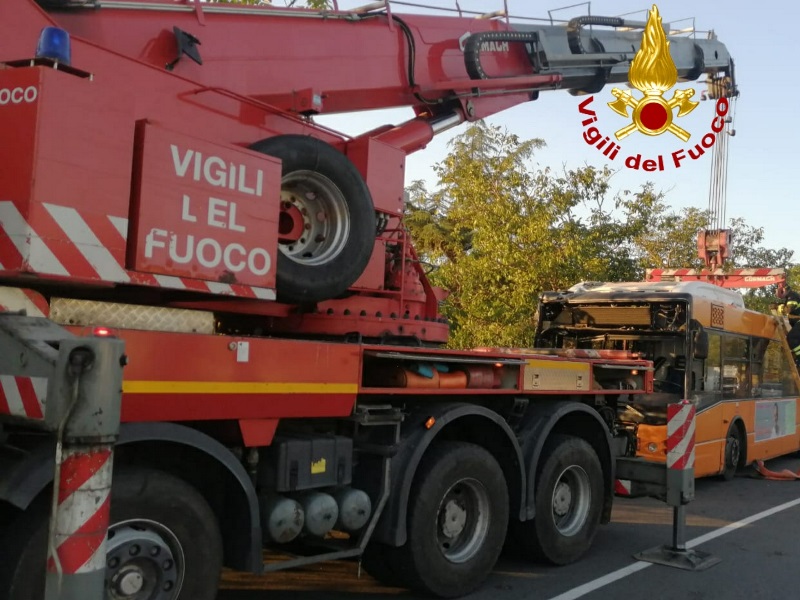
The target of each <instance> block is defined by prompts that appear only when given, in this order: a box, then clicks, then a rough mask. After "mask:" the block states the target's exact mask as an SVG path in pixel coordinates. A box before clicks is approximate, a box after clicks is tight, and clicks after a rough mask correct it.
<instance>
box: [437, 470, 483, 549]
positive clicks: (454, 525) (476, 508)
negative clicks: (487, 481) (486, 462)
mask: <svg viewBox="0 0 800 600" xmlns="http://www.w3.org/2000/svg"><path fill="white" fill-rule="evenodd" d="M489 512H490V509H489V492H488V491H487V489H486V488H485V487H484V485H483V484H482V483H481V482H479V481H477V480H475V479H462V480H461V481H459V482H457V483H455V484H453V486H451V487H450V489H449V490H448V491H447V493H446V494H445V495H444V498H442V502H441V503H440V505H439V516H438V523H437V536H438V541H439V550H441V552H442V554H443V555H444V557H445V558H446V559H447V560H448V561H450V562H451V563H464V562H467V561H468V560H469V559H471V558H472V557H473V556H475V554H477V553H478V552H479V551H480V549H481V546H482V545H483V543H484V541H485V537H486V532H487V531H488V528H489V518H490V514H489Z"/></svg>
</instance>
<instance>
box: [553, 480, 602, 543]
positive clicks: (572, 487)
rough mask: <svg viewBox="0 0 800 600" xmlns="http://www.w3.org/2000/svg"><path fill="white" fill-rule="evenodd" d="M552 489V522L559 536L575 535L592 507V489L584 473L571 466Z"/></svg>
mask: <svg viewBox="0 0 800 600" xmlns="http://www.w3.org/2000/svg"><path fill="white" fill-rule="evenodd" d="M556 481H557V483H556V485H555V487H554V488H553V496H552V501H551V502H552V510H553V522H554V523H555V526H556V529H558V531H559V533H561V535H563V536H566V537H569V536H573V535H576V534H577V533H578V532H579V531H580V530H581V528H582V527H583V525H584V523H586V519H587V518H588V517H589V511H590V509H591V505H592V488H591V484H590V483H589V476H588V475H587V474H586V471H584V470H583V468H582V467H580V466H578V465H571V466H569V467H567V468H566V469H564V471H562V473H561V475H560V476H559V477H558V479H557V480H556Z"/></svg>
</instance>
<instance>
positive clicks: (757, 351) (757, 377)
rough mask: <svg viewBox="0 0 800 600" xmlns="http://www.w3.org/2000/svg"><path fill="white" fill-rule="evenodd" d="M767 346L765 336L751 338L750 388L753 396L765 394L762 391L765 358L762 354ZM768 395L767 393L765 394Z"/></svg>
mask: <svg viewBox="0 0 800 600" xmlns="http://www.w3.org/2000/svg"><path fill="white" fill-rule="evenodd" d="M768 346H769V340H768V339H767V338H753V339H752V350H753V355H752V358H751V360H750V372H751V374H752V375H751V380H750V384H751V389H752V394H753V398H760V397H762V396H765V393H764V385H765V382H766V381H765V379H764V369H765V360H764V355H765V354H766V352H767V348H768ZM767 395H768V394H767Z"/></svg>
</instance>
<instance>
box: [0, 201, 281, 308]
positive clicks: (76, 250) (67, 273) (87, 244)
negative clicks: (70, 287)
mask: <svg viewBox="0 0 800 600" xmlns="http://www.w3.org/2000/svg"><path fill="white" fill-rule="evenodd" d="M42 206H43V207H44V209H45V210H46V213H47V215H49V217H50V219H49V220H48V219H47V217H46V216H45V215H38V217H37V219H38V220H37V223H42V225H41V227H42V228H43V229H42V230H41V231H35V230H34V229H33V227H31V225H30V224H29V223H28V222H27V221H26V220H25V217H24V216H23V215H22V213H21V212H20V211H19V209H17V207H16V206H15V205H14V203H13V202H10V201H2V202H0V249H2V250H3V251H5V252H7V253H12V252H15V253H16V254H17V257H16V258H17V260H16V263H18V264H19V265H26V267H27V268H28V269H29V270H31V271H33V272H34V273H39V274H42V275H55V276H60V277H74V278H78V279H84V280H100V281H110V282H116V283H134V284H139V285H146V286H154V287H165V288H171V289H180V290H190V291H197V292H204V293H210V294H220V295H226V296H237V297H241V298H252V299H259V300H275V290H272V289H269V288H261V287H255V286H250V285H241V284H228V283H221V282H215V281H203V280H200V279H189V278H184V277H173V276H167V275H154V274H150V273H139V272H136V271H128V270H127V269H126V268H125V263H124V260H125V249H126V246H127V239H128V219H127V218H126V217H120V216H116V215H98V214H96V213H92V214H82V213H81V212H79V211H78V210H76V209H75V208H72V207H68V206H60V205H56V204H48V203H43V204H42ZM45 240H47V241H45ZM16 268H18V267H15V266H14V265H13V264H12V263H9V264H5V265H4V266H3V265H0V270H2V269H10V270H14V269H16Z"/></svg>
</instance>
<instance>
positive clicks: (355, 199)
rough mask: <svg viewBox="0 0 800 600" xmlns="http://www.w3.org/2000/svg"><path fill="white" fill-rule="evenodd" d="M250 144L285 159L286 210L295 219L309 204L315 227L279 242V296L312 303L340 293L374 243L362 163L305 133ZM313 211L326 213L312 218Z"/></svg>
mask: <svg viewBox="0 0 800 600" xmlns="http://www.w3.org/2000/svg"><path fill="white" fill-rule="evenodd" d="M250 148H251V149H252V150H255V151H257V152H261V153H263V154H268V155H270V156H274V157H275V158H279V159H281V161H282V162H283V170H282V184H281V205H282V206H284V207H289V208H291V211H290V212H287V213H286V214H285V215H284V216H286V217H287V219H288V220H289V222H291V221H292V219H293V218H295V219H299V218H300V216H301V215H302V214H303V213H302V211H303V210H305V211H306V212H305V216H304V217H302V218H303V221H304V227H305V228H306V231H310V232H311V233H309V234H306V233H302V234H298V235H301V237H300V238H298V239H295V240H294V241H292V242H286V241H285V242H283V243H279V252H278V272H277V290H276V291H277V296H278V300H280V301H281V302H288V303H293V304H308V303H314V302H320V301H322V300H328V299H331V298H336V297H338V296H341V295H342V294H343V293H345V292H346V291H347V288H349V287H350V286H351V285H352V284H353V283H354V282H355V281H356V280H357V279H358V278H359V277H360V276H361V274H362V273H363V272H364V269H365V268H366V266H367V263H368V262H369V259H370V257H371V256H372V251H373V248H374V246H375V233H376V231H375V207H374V205H373V202H372V196H371V194H370V192H369V188H367V185H366V183H364V179H363V178H362V177H361V174H360V173H359V171H358V169H357V168H356V167H355V165H354V164H353V163H352V162H350V160H349V159H348V158H347V157H346V156H345V155H344V154H342V153H341V152H339V151H338V150H336V149H335V148H334V147H332V146H331V145H329V144H326V143H325V142H323V141H321V140H318V139H316V138H312V137H308V136H304V135H280V136H276V137H271V138H267V139H264V140H261V141H260V142H256V143H255V144H253V145H252V146H250ZM287 203H288V204H287ZM292 207H293V208H292ZM298 211H299V212H298ZM334 212H338V213H339V215H338V217H331V214H332V213H334ZM314 213H317V214H325V215H326V216H327V217H328V218H326V219H312V218H308V217H309V214H311V215H312V216H313V214H314ZM288 215H295V217H290V216H288ZM282 219H283V217H282ZM282 226H283V225H281V227H282ZM315 232H316V233H315Z"/></svg>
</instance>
